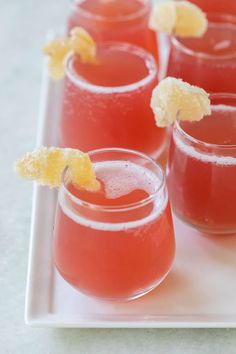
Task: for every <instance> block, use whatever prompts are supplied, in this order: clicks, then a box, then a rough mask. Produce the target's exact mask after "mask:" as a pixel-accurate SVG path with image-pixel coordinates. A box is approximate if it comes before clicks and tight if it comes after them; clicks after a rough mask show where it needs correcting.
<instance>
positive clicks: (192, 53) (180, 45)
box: [170, 13, 236, 61]
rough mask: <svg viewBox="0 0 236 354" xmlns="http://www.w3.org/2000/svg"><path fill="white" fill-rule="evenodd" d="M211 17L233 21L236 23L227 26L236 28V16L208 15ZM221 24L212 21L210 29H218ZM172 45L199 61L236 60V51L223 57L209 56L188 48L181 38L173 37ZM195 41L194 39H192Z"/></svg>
mask: <svg viewBox="0 0 236 354" xmlns="http://www.w3.org/2000/svg"><path fill="white" fill-rule="evenodd" d="M208 15H210V16H217V17H220V18H222V19H225V20H226V21H227V19H233V20H234V22H235V23H232V22H227V23H226V25H228V26H235V27H236V15H230V14H224V13H222V14H219V13H210V14H208ZM219 24H220V22H215V21H214V20H210V21H209V23H208V27H216V26H219ZM170 39H171V43H172V45H173V46H174V47H175V48H177V49H178V50H180V51H181V52H183V53H184V54H186V55H188V56H191V57H195V58H198V59H206V60H207V59H208V60H219V61H220V60H225V59H234V58H236V50H234V51H232V52H231V53H229V54H222V55H219V54H218V55H216V54H207V53H204V52H201V51H197V50H194V49H190V48H188V47H187V46H186V45H184V44H183V43H182V42H181V38H180V39H178V38H177V37H176V36H171V37H170ZM192 39H194V38H192ZM196 39H200V38H196Z"/></svg>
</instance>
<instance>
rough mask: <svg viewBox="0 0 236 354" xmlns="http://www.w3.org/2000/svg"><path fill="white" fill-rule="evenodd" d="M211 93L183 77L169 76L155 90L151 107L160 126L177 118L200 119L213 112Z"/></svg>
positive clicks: (169, 123) (165, 125)
mask: <svg viewBox="0 0 236 354" xmlns="http://www.w3.org/2000/svg"><path fill="white" fill-rule="evenodd" d="M210 104H211V102H210V99H209V95H208V94H207V92H206V91H204V90H203V89H202V88H200V87H197V86H193V85H190V84H188V83H187V82H184V81H183V80H181V79H176V78H173V77H167V78H166V79H164V80H162V81H161V82H160V83H159V84H158V85H157V87H156V88H155V89H154V90H153V93H152V99H151V108H152V110H153V113H154V115H155V120H156V124H157V126H159V127H167V126H170V125H171V124H173V123H174V122H175V121H176V119H179V120H188V121H199V120H201V119H202V118H203V117H204V116H205V115H210V114H211V106H210Z"/></svg>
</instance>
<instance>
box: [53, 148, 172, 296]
mask: <svg viewBox="0 0 236 354" xmlns="http://www.w3.org/2000/svg"><path fill="white" fill-rule="evenodd" d="M90 157H91V159H92V161H93V163H94V168H95V172H96V175H97V178H98V179H99V180H100V182H101V185H102V188H101V190H100V191H99V192H93V193H91V192H86V191H82V190H78V189H76V188H75V187H73V185H71V184H70V183H68V182H67V183H66V181H63V185H62V187H61V188H60V191H59V200H58V208H57V214H56V222H55V229H54V245H53V249H54V259H55V264H56V267H57V269H58V270H59V272H60V273H61V275H62V277H63V278H64V279H65V280H66V281H67V282H68V283H70V284H71V285H72V286H73V287H75V288H77V289H78V290H79V291H81V292H83V293H85V294H88V295H91V296H95V297H98V298H102V299H110V300H112V299H113V300H122V299H124V300H126V299H132V298H136V297H139V296H142V295H144V294H145V293H147V292H149V291H151V290H152V289H153V288H155V287H156V286H157V285H158V284H160V282H161V281H162V280H163V279H164V278H165V277H166V275H167V273H168V272H169V270H170V267H171V265H172V262H173V258H174V254H175V240H174V232H173V225H172V217H171V212H170V207H169V204H168V195H167V189H166V185H165V177H164V174H163V172H162V170H161V168H160V167H159V166H158V165H157V164H156V163H155V162H153V160H151V159H150V158H148V157H147V156H145V155H142V154H140V153H136V152H134V151H129V150H122V149H121V150H119V149H104V150H97V151H94V152H92V153H90Z"/></svg>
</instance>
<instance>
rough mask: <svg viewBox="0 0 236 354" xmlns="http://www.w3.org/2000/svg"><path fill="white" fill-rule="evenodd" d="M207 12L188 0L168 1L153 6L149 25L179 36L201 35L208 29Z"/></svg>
mask: <svg viewBox="0 0 236 354" xmlns="http://www.w3.org/2000/svg"><path fill="white" fill-rule="evenodd" d="M207 25H208V22H207V18H206V14H205V13H204V12H203V11H202V10H201V9H200V8H199V7H198V6H196V5H195V4H192V3H190V2H188V1H166V2H161V3H158V4H156V5H155V6H154V7H153V10H152V13H151V16H150V21H149V26H150V28H151V29H153V30H155V31H160V32H165V33H168V34H175V35H176V36H178V37H201V36H203V34H204V33H205V32H206V30H207Z"/></svg>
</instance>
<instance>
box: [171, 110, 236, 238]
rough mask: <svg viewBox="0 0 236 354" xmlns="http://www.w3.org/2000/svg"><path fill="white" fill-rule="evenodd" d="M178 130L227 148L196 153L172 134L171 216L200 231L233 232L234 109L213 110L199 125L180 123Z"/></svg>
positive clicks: (235, 175)
mask: <svg viewBox="0 0 236 354" xmlns="http://www.w3.org/2000/svg"><path fill="white" fill-rule="evenodd" d="M222 107H223V106H222ZM218 109H219V108H218ZM181 127H182V129H183V130H184V132H186V133H187V134H189V135H190V136H191V137H193V138H196V139H198V140H200V141H203V142H205V143H210V144H221V145H223V146H224V147H225V148H227V147H228V149H224V152H222V151H221V150H222V149H221V148H217V147H215V148H214V146H212V147H211V149H210V150H209V149H208V148H207V147H202V148H201V150H200V151H199V149H200V148H199V145H197V146H195V145H194V144H191V146H189V144H187V143H185V141H184V140H183V139H182V138H181V136H180V135H179V133H178V132H176V130H175V131H174V133H173V138H172V142H171V147H170V156H169V165H168V186H169V192H170V196H171V202H172V206H173V208H174V210H175V213H176V214H177V215H179V216H180V217H181V218H182V219H184V220H185V221H186V222H188V223H189V224H192V225H193V226H195V227H197V228H199V229H202V230H204V231H209V232H214V233H219V234H220V233H222V234H223V233H230V232H235V231H236V184H235V181H236V107H234V108H233V110H232V111H231V112H230V111H226V112H225V114H222V110H218V111H214V112H213V114H212V116H209V117H205V118H204V119H203V120H202V121H200V122H195V123H190V122H182V123H181ZM231 145H234V148H233V147H232V148H230V146H231ZM204 151H205V152H204ZM206 154H207V155H206Z"/></svg>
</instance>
